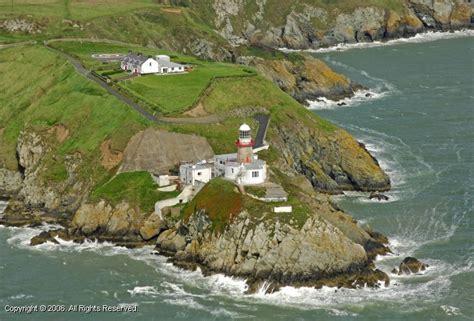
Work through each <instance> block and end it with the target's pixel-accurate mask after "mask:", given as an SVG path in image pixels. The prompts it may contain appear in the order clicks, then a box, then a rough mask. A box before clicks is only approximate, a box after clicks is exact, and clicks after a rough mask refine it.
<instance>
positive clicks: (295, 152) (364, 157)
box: [271, 115, 390, 193]
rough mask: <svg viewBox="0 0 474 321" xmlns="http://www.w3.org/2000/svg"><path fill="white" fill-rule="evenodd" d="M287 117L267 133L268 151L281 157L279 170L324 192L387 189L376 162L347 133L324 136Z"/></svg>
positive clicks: (388, 186)
mask: <svg viewBox="0 0 474 321" xmlns="http://www.w3.org/2000/svg"><path fill="white" fill-rule="evenodd" d="M288 117H290V118H289V120H288V121H286V122H282V123H280V124H279V125H278V126H276V125H275V126H273V127H272V128H273V130H272V133H271V145H272V148H275V150H279V151H280V152H281V154H282V157H281V159H280V161H279V162H277V164H276V166H277V167H279V168H280V170H282V171H283V172H287V171H288V168H290V169H292V170H293V171H296V172H297V173H301V174H303V175H305V176H306V178H307V179H308V180H309V181H310V182H311V184H312V185H313V186H314V188H316V189H318V190H320V191H324V192H328V193H340V192H342V191H343V190H356V191H386V190H389V189H390V179H389V177H388V176H387V174H385V173H384V172H383V171H382V169H381V168H380V167H379V165H378V162H377V160H376V159H375V158H373V157H372V156H371V155H370V153H369V152H368V151H367V150H366V149H365V147H364V146H363V145H362V144H360V143H358V142H357V141H356V140H354V139H353V137H352V136H351V135H350V134H349V133H347V132H346V131H344V130H342V129H335V130H333V131H332V132H331V133H330V134H328V133H325V132H322V131H321V130H320V129H317V126H306V125H305V124H303V123H301V122H300V121H299V120H298V119H296V118H293V117H291V116H290V115H289V116H288Z"/></svg>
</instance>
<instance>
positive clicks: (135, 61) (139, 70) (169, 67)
mask: <svg viewBox="0 0 474 321" xmlns="http://www.w3.org/2000/svg"><path fill="white" fill-rule="evenodd" d="M184 67H185V66H184V65H181V64H177V63H174V62H172V61H171V59H170V57H169V56H166V55H157V56H156V59H153V58H152V57H149V56H144V55H142V54H140V53H129V54H128V55H126V56H125V57H124V58H123V59H122V62H121V64H120V68H121V69H122V70H125V71H129V72H131V73H135V74H140V75H144V74H158V73H163V74H168V73H177V72H184V69H185V68H184Z"/></svg>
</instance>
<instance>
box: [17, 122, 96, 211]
mask: <svg viewBox="0 0 474 321" xmlns="http://www.w3.org/2000/svg"><path fill="white" fill-rule="evenodd" d="M53 134H54V135H53ZM51 139H55V140H56V139H57V134H55V131H46V132H43V133H36V132H33V131H22V132H21V133H20V135H19V137H18V142H17V148H16V152H17V157H18V164H19V167H20V168H21V169H22V171H23V177H24V179H23V182H22V185H21V189H20V190H19V193H18V197H19V198H21V199H22V200H23V201H24V203H25V205H26V206H28V207H42V208H46V209H49V210H65V211H67V210H73V209H76V208H77V207H78V206H79V204H80V202H81V200H82V199H83V198H84V197H85V195H86V194H87V192H88V189H87V188H86V186H87V181H83V180H77V179H76V177H77V169H78V166H79V165H80V164H81V163H82V157H81V154H80V153H75V154H71V155H66V156H65V157H64V158H63V159H54V157H55V156H52V151H53V149H54V146H55V142H54V141H51ZM58 163H60V164H58ZM48 166H58V171H59V172H60V173H61V174H62V173H64V175H65V176H66V177H65V180H61V181H57V182H56V181H54V179H51V178H50V177H45V170H46V168H48ZM63 171H64V172H63Z"/></svg>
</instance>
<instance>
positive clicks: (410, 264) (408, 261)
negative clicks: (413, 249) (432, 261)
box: [392, 257, 429, 275]
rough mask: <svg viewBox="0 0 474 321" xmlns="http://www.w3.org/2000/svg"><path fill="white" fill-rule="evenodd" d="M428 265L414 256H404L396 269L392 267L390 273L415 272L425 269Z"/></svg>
mask: <svg viewBox="0 0 474 321" xmlns="http://www.w3.org/2000/svg"><path fill="white" fill-rule="evenodd" d="M427 267H429V265H428V264H425V263H423V262H421V261H419V260H418V259H416V258H414V257H406V258H404V259H403V261H402V263H400V266H399V267H398V270H397V269H393V271H392V273H395V274H398V275H402V274H407V275H409V274H415V273H419V272H422V271H425V270H426V268H427Z"/></svg>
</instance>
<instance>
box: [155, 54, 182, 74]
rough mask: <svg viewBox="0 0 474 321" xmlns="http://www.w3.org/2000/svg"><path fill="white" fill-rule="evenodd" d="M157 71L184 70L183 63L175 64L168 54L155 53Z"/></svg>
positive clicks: (166, 72)
mask: <svg viewBox="0 0 474 321" xmlns="http://www.w3.org/2000/svg"><path fill="white" fill-rule="evenodd" d="M156 61H157V62H158V72H159V73H162V74H169V73H177V72H184V65H181V64H177V63H174V62H172V61H171V58H170V56H166V55H157V56H156Z"/></svg>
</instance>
